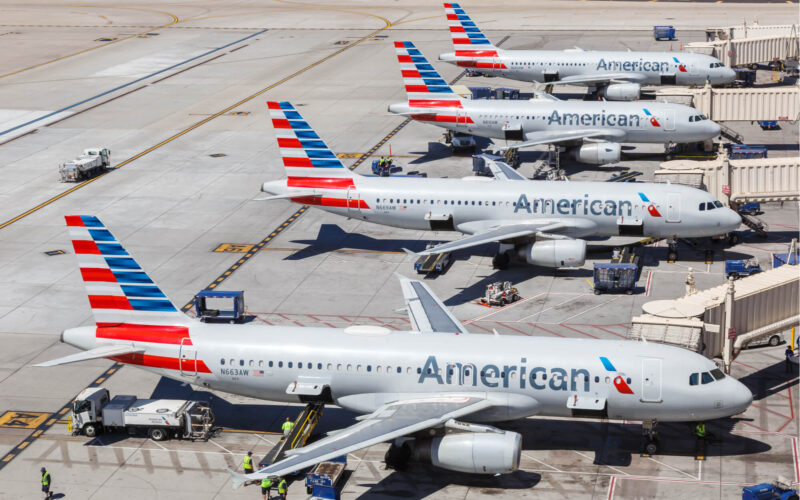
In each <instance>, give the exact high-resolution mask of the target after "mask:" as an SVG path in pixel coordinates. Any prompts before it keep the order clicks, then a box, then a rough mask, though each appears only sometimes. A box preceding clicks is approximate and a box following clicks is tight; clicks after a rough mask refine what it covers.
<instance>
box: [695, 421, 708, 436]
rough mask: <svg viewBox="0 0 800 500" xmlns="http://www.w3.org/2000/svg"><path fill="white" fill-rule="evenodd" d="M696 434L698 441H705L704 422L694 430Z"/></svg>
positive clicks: (698, 424)
mask: <svg viewBox="0 0 800 500" xmlns="http://www.w3.org/2000/svg"><path fill="white" fill-rule="evenodd" d="M694 432H695V434H697V439H705V438H706V424H704V423H703V422H698V423H697V425H696V426H695V428H694Z"/></svg>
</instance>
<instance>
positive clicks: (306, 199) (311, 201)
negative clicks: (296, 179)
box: [292, 196, 369, 210]
mask: <svg viewBox="0 0 800 500" xmlns="http://www.w3.org/2000/svg"><path fill="white" fill-rule="evenodd" d="M292 201H293V202H295V203H302V204H303V205H315V206H322V207H341V208H346V207H348V205H349V208H361V209H364V210H369V205H367V203H366V202H365V201H364V200H347V199H345V198H326V197H324V196H298V197H297V198H292ZM348 202H349V203H348Z"/></svg>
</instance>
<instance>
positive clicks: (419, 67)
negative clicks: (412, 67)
mask: <svg viewBox="0 0 800 500" xmlns="http://www.w3.org/2000/svg"><path fill="white" fill-rule="evenodd" d="M426 62H427V61H426ZM416 67H417V71H433V72H435V73H436V76H439V73H438V72H436V70H435V69H433V66H432V65H430V64H417V65H416Z"/></svg>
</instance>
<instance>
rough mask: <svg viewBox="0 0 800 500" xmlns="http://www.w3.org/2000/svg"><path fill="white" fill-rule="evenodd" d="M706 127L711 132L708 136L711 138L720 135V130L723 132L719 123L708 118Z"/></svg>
mask: <svg viewBox="0 0 800 500" xmlns="http://www.w3.org/2000/svg"><path fill="white" fill-rule="evenodd" d="M706 128H707V130H708V134H709V136H708V138H709V139H713V138H714V137H718V136H719V134H720V132H722V129H721V128H720V127H719V125H717V124H716V123H715V122H712V121H711V120H708V121H707V122H706Z"/></svg>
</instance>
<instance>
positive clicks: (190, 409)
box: [69, 387, 217, 441]
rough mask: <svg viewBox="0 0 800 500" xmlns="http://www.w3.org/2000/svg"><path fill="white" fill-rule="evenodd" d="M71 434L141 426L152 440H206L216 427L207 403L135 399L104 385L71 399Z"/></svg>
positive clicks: (139, 427)
mask: <svg viewBox="0 0 800 500" xmlns="http://www.w3.org/2000/svg"><path fill="white" fill-rule="evenodd" d="M69 422H70V430H71V432H72V434H73V435H77V434H84V435H86V436H88V437H95V436H97V435H98V434H100V433H102V432H111V431H118V430H122V429H126V430H128V431H129V432H132V431H136V430H145V431H147V435H148V436H149V437H150V439H152V440H153V441H166V440H167V439H169V438H170V437H176V438H184V439H191V440H193V441H194V440H197V439H200V440H203V441H207V440H208V439H209V438H210V437H211V436H212V434H213V433H214V432H215V431H216V430H217V428H215V427H214V414H213V413H212V412H211V407H210V406H209V405H208V403H205V402H202V401H192V400H186V399H138V398H137V397H136V396H127V395H118V396H114V398H113V399H111V395H110V394H109V392H108V390H107V389H104V388H102V387H90V388H88V389H84V390H83V391H81V393H80V394H78V396H77V397H76V398H75V401H73V402H72V413H71V414H70V419H69Z"/></svg>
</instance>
